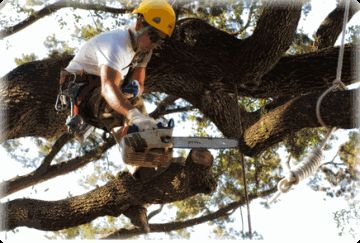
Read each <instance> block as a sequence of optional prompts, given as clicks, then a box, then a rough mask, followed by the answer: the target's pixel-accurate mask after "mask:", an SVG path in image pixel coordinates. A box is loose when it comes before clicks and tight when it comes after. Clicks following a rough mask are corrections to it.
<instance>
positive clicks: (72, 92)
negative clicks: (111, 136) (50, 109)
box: [55, 70, 94, 141]
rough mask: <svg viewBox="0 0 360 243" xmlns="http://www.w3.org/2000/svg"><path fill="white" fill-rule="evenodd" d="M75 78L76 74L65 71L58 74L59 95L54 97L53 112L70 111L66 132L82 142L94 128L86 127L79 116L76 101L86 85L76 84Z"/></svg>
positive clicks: (83, 83) (82, 83) (84, 83)
mask: <svg viewBox="0 0 360 243" xmlns="http://www.w3.org/2000/svg"><path fill="white" fill-rule="evenodd" d="M79 75H81V74H79ZM77 78H78V74H76V73H70V72H67V71H65V70H63V71H61V72H60V79H59V93H58V95H57V97H56V102H55V110H56V111H57V112H66V111H68V110H69V109H70V114H69V115H68V117H67V118H66V122H65V124H66V127H67V130H68V132H70V133H72V134H74V135H75V137H76V138H77V139H78V140H81V141H83V140H84V139H86V138H87V137H88V136H89V135H90V134H91V132H92V131H93V130H94V127H92V126H90V125H88V124H87V123H86V122H85V121H84V120H83V119H82V117H81V116H80V115H79V108H78V106H77V99H78V96H79V94H80V90H81V89H82V87H84V86H85V85H86V84H87V83H86V82H78V81H77Z"/></svg>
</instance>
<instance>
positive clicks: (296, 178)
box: [268, 0, 350, 204]
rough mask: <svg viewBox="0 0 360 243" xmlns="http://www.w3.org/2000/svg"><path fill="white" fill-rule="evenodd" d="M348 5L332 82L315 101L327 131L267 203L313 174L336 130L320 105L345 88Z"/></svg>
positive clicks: (280, 184) (290, 171) (348, 0)
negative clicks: (328, 121)
mask: <svg viewBox="0 0 360 243" xmlns="http://www.w3.org/2000/svg"><path fill="white" fill-rule="evenodd" d="M349 6H350V0H346V5H345V13H344V19H343V26H342V37H341V45H340V51H339V56H338V63H337V70H336V78H335V80H334V81H333V84H332V86H331V87H330V88H328V89H327V90H326V91H325V92H324V93H322V95H321V96H320V97H319V99H318V101H317V103H316V117H317V119H318V121H319V123H320V124H321V126H323V127H328V132H327V134H326V136H325V138H324V140H323V141H322V142H321V144H320V146H318V147H315V148H314V150H313V151H312V152H311V154H310V155H309V156H308V157H307V158H306V159H305V160H304V161H302V162H301V163H299V164H298V165H296V166H295V167H294V168H290V169H289V172H288V174H287V176H286V177H285V178H283V179H282V180H280V181H279V183H278V185H277V189H278V192H277V193H276V194H275V195H274V196H273V197H272V198H271V199H270V200H269V201H268V204H271V203H273V202H275V201H276V200H277V199H278V198H279V196H280V195H281V194H282V193H286V192H288V191H289V190H290V189H291V187H292V186H293V185H296V184H298V183H299V182H300V181H302V180H304V179H306V178H307V177H309V176H311V175H312V174H314V173H315V172H316V171H317V169H318V168H319V166H320V164H321V159H322V153H323V149H324V147H325V145H326V143H327V142H328V140H329V138H330V137H331V134H332V133H333V132H334V131H335V130H336V127H332V128H331V127H329V126H327V125H326V123H325V122H324V120H323V119H322V117H321V113H320V107H321V103H322V101H323V99H324V98H325V96H326V95H327V94H329V93H330V92H332V91H335V90H339V89H340V90H345V89H346V86H345V84H344V83H343V82H342V81H341V70H342V66H343V59H344V50H345V30H346V23H347V21H348V17H349Z"/></svg>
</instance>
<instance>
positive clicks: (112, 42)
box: [65, 29, 135, 78]
mask: <svg viewBox="0 0 360 243" xmlns="http://www.w3.org/2000/svg"><path fill="white" fill-rule="evenodd" d="M134 55H135V52H134V50H133V48H132V46H131V40H130V34H129V32H128V30H127V29H119V30H114V31H110V32H105V33H102V34H100V35H97V36H95V37H93V38H92V39H90V40H89V41H88V42H86V43H85V44H84V45H83V46H82V47H81V49H80V51H79V52H78V53H77V54H76V55H75V57H74V58H73V59H72V60H71V62H70V63H69V65H68V66H67V67H66V68H65V69H66V70H67V71H69V72H75V73H76V72H81V70H84V71H85V72H86V73H89V74H94V75H98V76H100V68H101V65H107V66H109V67H111V68H113V69H115V70H117V71H119V72H120V73H121V75H122V78H124V77H125V75H126V74H127V72H128V70H129V67H128V65H129V64H130V63H131V61H132V59H133V57H134Z"/></svg>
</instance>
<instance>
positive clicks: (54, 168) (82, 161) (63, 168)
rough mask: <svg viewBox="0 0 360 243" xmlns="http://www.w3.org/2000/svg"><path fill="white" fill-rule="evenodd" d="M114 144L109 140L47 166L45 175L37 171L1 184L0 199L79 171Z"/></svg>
mask: <svg viewBox="0 0 360 243" xmlns="http://www.w3.org/2000/svg"><path fill="white" fill-rule="evenodd" d="M114 144H115V141H114V140H113V139H111V140H110V141H108V142H106V143H105V144H103V145H101V146H99V147H97V148H95V149H93V150H91V151H89V152H87V153H86V154H85V155H83V156H81V157H76V158H74V159H71V160H69V161H65V162H61V163H59V164H55V165H51V166H49V167H48V168H47V170H46V172H45V173H38V171H37V170H36V171H34V172H31V173H29V174H27V175H23V176H18V177H15V178H13V179H11V180H8V181H5V182H2V183H1V184H0V188H2V191H1V195H0V198H2V197H6V196H8V195H10V194H12V193H14V192H17V191H19V190H22V189H24V188H27V187H30V186H33V185H35V184H38V183H40V182H44V181H46V180H49V179H52V178H54V177H56V176H60V175H64V174H67V173H69V172H71V171H74V170H76V169H79V168H81V167H83V166H85V165H86V164H88V163H89V162H91V161H94V160H98V159H100V158H101V157H102V156H103V154H104V152H106V151H107V150H108V149H109V148H111V147H112V146H113V145H114Z"/></svg>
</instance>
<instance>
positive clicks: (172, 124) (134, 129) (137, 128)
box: [126, 118, 175, 134]
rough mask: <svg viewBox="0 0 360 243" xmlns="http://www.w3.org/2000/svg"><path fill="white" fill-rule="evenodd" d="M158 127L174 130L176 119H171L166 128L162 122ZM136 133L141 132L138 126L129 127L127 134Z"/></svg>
mask: <svg viewBox="0 0 360 243" xmlns="http://www.w3.org/2000/svg"><path fill="white" fill-rule="evenodd" d="M156 126H157V128H158V129H173V128H174V127H175V122H174V119H172V118H171V119H170V120H169V122H168V124H167V126H166V127H165V126H164V125H163V124H162V123H161V122H158V123H157V124H156ZM134 132H139V127H138V126H136V125H135V124H133V125H131V126H129V127H128V129H127V133H126V134H130V133H134Z"/></svg>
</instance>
